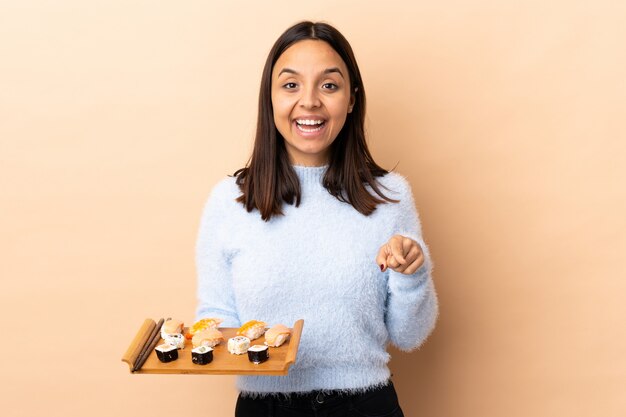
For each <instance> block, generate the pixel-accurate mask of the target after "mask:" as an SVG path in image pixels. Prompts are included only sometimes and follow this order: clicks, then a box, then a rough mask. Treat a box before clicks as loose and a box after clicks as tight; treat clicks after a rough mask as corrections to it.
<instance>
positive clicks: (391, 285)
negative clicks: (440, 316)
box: [197, 22, 438, 416]
mask: <svg viewBox="0 0 626 417" xmlns="http://www.w3.org/2000/svg"><path fill="white" fill-rule="evenodd" d="M364 118H365V91H364V89H363V84H362V81H361V75H360V72H359V69H358V66H357V63H356V60H355V58H354V55H353V53H352V49H351V47H350V45H349V44H348V42H347V41H346V39H345V38H344V37H343V36H342V35H341V34H340V33H339V32H338V31H337V30H336V29H335V28H333V27H331V26H329V25H327V24H323V23H312V22H301V23H298V24H296V25H294V26H293V27H291V28H289V29H287V31H285V32H284V33H283V34H282V35H281V36H280V37H279V39H278V40H277V41H276V43H275V44H274V46H273V48H272V50H271V51H270V53H269V56H268V58H267V61H266V64H265V68H264V70H263V77H262V81H261V91H260V96H259V116H258V124H257V133H256V139H255V144H254V150H253V153H252V157H251V158H250V161H249V163H248V166H247V167H245V168H242V169H240V170H238V171H237V172H236V173H235V174H234V176H233V177H228V178H225V179H224V180H222V181H221V182H220V183H218V184H217V185H216V186H215V188H214V189H213V191H212V193H211V196H210V197H209V200H208V202H207V205H206V207H205V210H204V213H203V217H202V222H201V226H200V231H199V237H198V244H197V268H198V298H199V305H198V309H197V318H198V319H200V318H203V317H216V316H217V317H221V318H222V319H224V322H223V323H222V326H225V327H239V326H240V325H241V324H242V323H244V322H246V321H248V320H253V319H257V320H263V321H265V322H267V323H268V324H276V323H283V324H286V325H287V326H291V325H292V324H293V323H294V322H295V321H296V320H298V319H304V322H305V325H304V329H303V332H302V336H301V341H300V348H299V352H298V359H297V362H296V363H295V364H294V365H293V366H292V367H291V368H290V371H289V375H287V376H240V377H238V379H237V386H238V388H239V390H240V391H241V392H240V395H239V398H238V400H237V407H236V411H235V414H236V416H265V415H275V416H287V415H289V416H292V415H293V416H297V415H313V414H314V412H316V411H317V412H318V413H319V412H320V410H325V411H324V412H326V413H327V415H337V416H344V415H368V416H377V415H380V416H402V411H401V410H400V407H399V405H398V400H397V397H396V393H395V390H394V388H393V385H392V383H391V381H390V379H389V378H390V372H389V368H388V367H387V363H388V361H389V354H388V353H387V352H386V345H387V343H389V342H390V343H393V344H394V345H395V346H397V347H398V348H399V349H402V350H407V351H408V350H412V349H414V348H416V347H417V346H419V345H420V344H421V343H422V342H423V341H424V340H425V339H426V337H427V336H428V334H429V333H430V332H431V330H432V328H433V327H434V324H435V321H436V316H437V312H438V308H437V297H436V294H435V290H434V287H433V282H432V279H431V276H430V269H431V261H430V258H429V255H428V249H427V247H426V245H425V244H424V241H423V240H422V236H421V230H420V224H419V219H418V216H417V212H416V210H415V206H414V202H413V197H412V194H411V189H410V186H409V185H408V183H407V182H406V180H405V179H404V178H403V177H401V176H400V175H398V174H396V173H389V172H387V171H386V170H384V169H382V168H381V167H379V166H378V165H377V164H376V163H375V162H374V160H373V158H372V156H371V155H370V152H369V150H368V149H367V145H366V142H365V135H364V129H363V124H364ZM279 394H282V395H279ZM324 412H321V413H322V414H323V413H324ZM315 415H318V414H315Z"/></svg>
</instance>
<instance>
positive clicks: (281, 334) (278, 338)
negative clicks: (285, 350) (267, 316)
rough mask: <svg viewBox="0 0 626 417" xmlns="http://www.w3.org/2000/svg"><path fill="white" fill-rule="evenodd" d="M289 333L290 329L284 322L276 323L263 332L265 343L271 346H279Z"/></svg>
mask: <svg viewBox="0 0 626 417" xmlns="http://www.w3.org/2000/svg"><path fill="white" fill-rule="evenodd" d="M290 334H291V330H289V328H287V326H285V325H284V324H277V325H275V326H273V327H272V328H271V329H269V330H268V331H266V332H265V344H266V345H267V346H271V347H279V346H280V345H282V344H283V343H285V341H286V340H287V338H289V335H290Z"/></svg>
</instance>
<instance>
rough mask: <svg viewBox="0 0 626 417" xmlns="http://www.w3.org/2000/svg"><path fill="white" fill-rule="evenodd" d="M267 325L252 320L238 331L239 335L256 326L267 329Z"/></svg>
mask: <svg viewBox="0 0 626 417" xmlns="http://www.w3.org/2000/svg"><path fill="white" fill-rule="evenodd" d="M265 325H266V324H265V322H262V321H258V320H250V321H249V322H247V323H245V324H244V325H243V326H241V327H240V328H239V330H238V331H237V334H239V335H242V334H244V333H245V332H246V331H248V330H249V329H251V328H253V327H256V326H262V327H265Z"/></svg>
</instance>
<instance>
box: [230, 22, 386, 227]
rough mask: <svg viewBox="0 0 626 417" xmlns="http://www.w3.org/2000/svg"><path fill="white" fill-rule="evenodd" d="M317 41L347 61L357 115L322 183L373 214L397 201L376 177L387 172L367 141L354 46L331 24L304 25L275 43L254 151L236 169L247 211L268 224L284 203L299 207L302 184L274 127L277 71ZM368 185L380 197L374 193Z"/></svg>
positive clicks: (267, 64)
mask: <svg viewBox="0 0 626 417" xmlns="http://www.w3.org/2000/svg"><path fill="white" fill-rule="evenodd" d="M306 39H315V40H321V41H324V42H326V43H328V44H329V45H330V46H331V47H332V48H333V49H334V50H335V51H336V52H337V53H338V54H339V56H340V57H341V58H342V59H343V61H344V62H345V64H346V66H347V67H348V72H349V74H350V83H351V85H350V91H351V92H352V94H354V95H355V103H354V106H353V108H352V112H351V113H348V116H347V118H346V122H345V124H344V126H343V128H342V129H341V131H340V132H339V134H338V136H337V138H336V139H335V140H334V142H333V143H332V144H331V145H330V158H329V162H328V169H327V170H326V173H325V175H324V179H323V185H324V187H325V188H326V189H327V190H328V192H329V193H330V194H332V195H333V196H335V197H336V198H337V199H338V200H339V201H342V202H346V203H349V204H351V205H352V206H353V207H354V208H355V209H356V210H358V211H359V212H360V213H362V214H364V215H366V216H368V215H370V214H372V212H374V210H376V206H377V205H378V204H382V203H386V202H397V200H392V199H390V198H388V197H386V196H385V195H383V193H382V192H381V191H380V187H381V185H380V184H379V183H378V181H376V177H381V176H383V175H385V174H386V173H387V172H388V171H387V170H385V169H383V168H381V167H380V166H378V165H377V164H376V162H374V159H373V158H372V155H371V154H370V151H369V149H368V148H367V143H366V141H365V131H364V127H363V126H364V121H365V89H364V88H363V82H362V80H361V73H360V71H359V67H358V65H357V63H356V59H355V57H354V54H353V52H352V48H351V47H350V44H349V43H348V41H347V40H346V38H345V37H344V36H343V35H342V34H341V33H340V32H339V31H338V30H337V29H335V28H334V27H332V26H330V25H329V24H326V23H313V22H309V21H304V22H300V23H297V24H295V25H293V26H292V27H290V28H289V29H287V30H286V31H285V32H284V33H283V34H282V35H281V36H280V37H279V38H278V40H276V43H274V46H273V47H272V49H271V50H270V53H269V55H268V57H267V61H266V62H265V67H264V68H263V76H262V78H261V90H260V93H259V113H258V120H257V130H256V138H255V140H254V150H253V151H252V156H251V157H250V160H249V161H248V165H247V167H244V168H241V169H239V170H237V171H236V172H235V173H234V174H233V175H234V176H236V177H237V180H236V182H237V184H238V185H239V188H240V189H241V192H242V195H241V196H239V198H237V201H238V202H240V203H242V204H243V205H244V206H245V208H246V210H247V211H248V212H250V211H252V210H253V209H255V208H256V209H258V210H259V212H260V213H261V218H262V219H263V220H265V221H268V220H269V219H270V218H271V217H272V216H275V215H282V214H283V211H282V205H283V203H287V204H295V205H296V207H298V206H299V205H300V196H301V191H300V182H299V180H298V176H297V174H296V172H295V171H294V169H293V167H292V166H291V163H290V160H289V155H288V153H287V150H286V148H285V142H284V139H283V138H282V136H281V134H280V133H279V132H278V130H277V128H276V125H275V124H274V114H273V106H272V70H273V68H274V65H275V64H276V61H277V60H278V58H279V57H280V56H281V54H282V53H283V52H284V51H285V50H286V49H287V48H289V47H290V46H291V45H293V44H294V43H296V42H299V41H302V40H306ZM366 184H369V186H370V187H371V188H372V190H373V191H374V192H375V193H376V194H377V195H378V197H377V196H375V195H372V194H371V193H369V192H368V190H367V189H366V187H365V186H366Z"/></svg>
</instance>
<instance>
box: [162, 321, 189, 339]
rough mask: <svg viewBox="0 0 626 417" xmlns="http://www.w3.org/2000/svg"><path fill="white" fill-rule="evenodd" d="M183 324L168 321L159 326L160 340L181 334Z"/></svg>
mask: <svg viewBox="0 0 626 417" xmlns="http://www.w3.org/2000/svg"><path fill="white" fill-rule="evenodd" d="M183 327H184V324H183V322H182V321H180V320H174V319H169V320H167V321H166V322H165V323H163V326H161V339H163V340H165V337H166V336H168V335H173V334H182V333H183Z"/></svg>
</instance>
